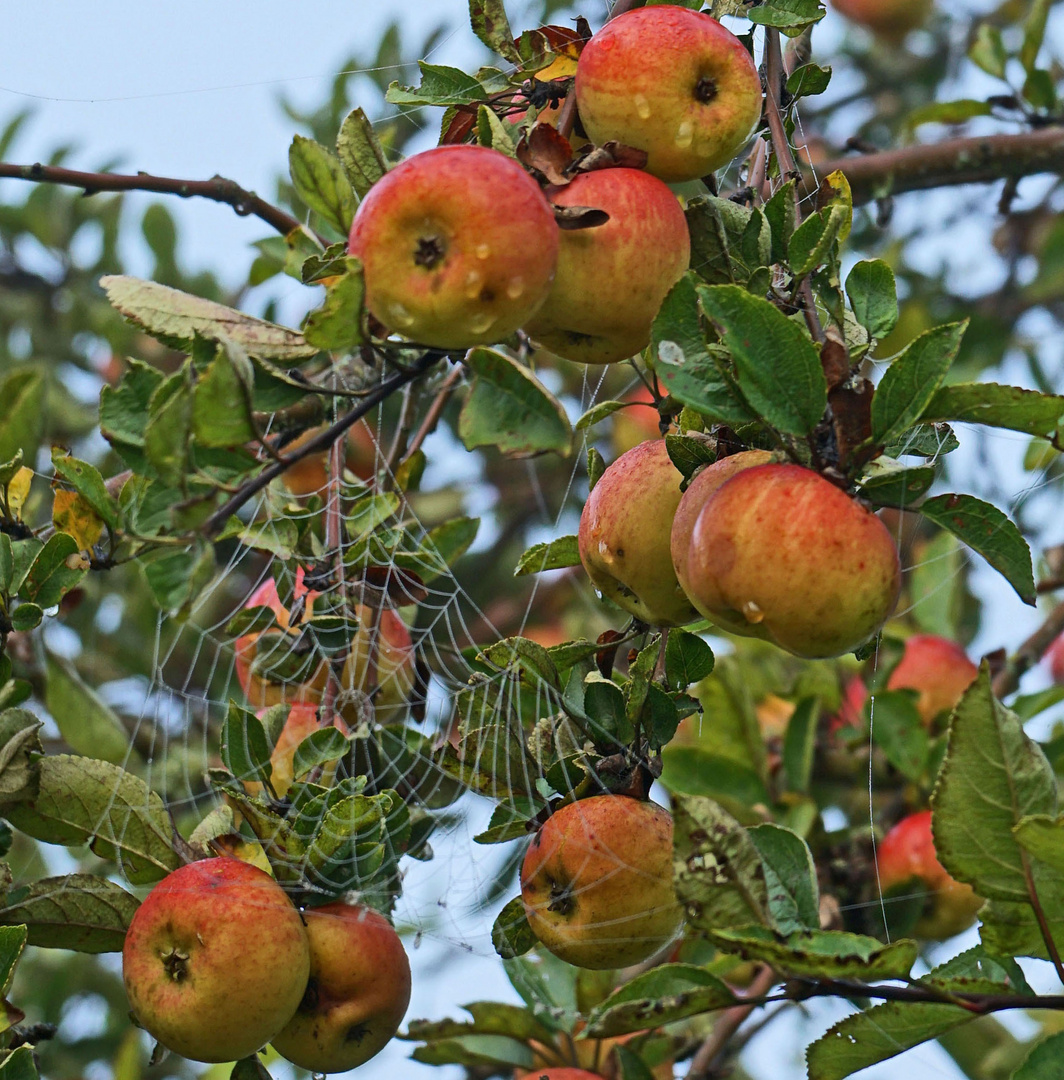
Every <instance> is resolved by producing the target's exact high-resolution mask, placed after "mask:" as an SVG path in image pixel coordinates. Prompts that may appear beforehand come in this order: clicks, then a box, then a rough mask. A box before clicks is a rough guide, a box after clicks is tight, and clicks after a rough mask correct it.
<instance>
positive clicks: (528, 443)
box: [458, 349, 573, 457]
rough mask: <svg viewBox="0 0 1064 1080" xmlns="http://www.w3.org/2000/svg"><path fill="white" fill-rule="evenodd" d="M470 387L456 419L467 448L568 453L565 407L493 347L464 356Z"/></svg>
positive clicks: (569, 439) (569, 440)
mask: <svg viewBox="0 0 1064 1080" xmlns="http://www.w3.org/2000/svg"><path fill="white" fill-rule="evenodd" d="M465 363H466V366H467V367H468V368H469V369H470V371H471V372H472V373H473V385H472V387H471V388H470V390H469V395H468V397H467V398H466V400H465V404H464V405H463V406H462V411H461V414H460V415H459V417H458V433H459V436H460V437H461V439H462V442H463V444H464V445H465V448H466V449H467V450H474V449H476V448H477V447H478V446H495V447H497V448H498V449H499V450H500V451H502V452H503V453H504V454H513V455H519V456H528V455H531V454H538V453H543V452H544V451H548V450H553V451H555V452H556V453H559V454H561V455H562V456H563V457H564V456H567V455H568V453H569V449H570V445H571V443H572V437H573V432H572V428H571V427H570V425H569V418H568V417H567V416H566V413H565V409H564V408H562V406H561V404H559V402H558V401H557V400H556V399H555V398H554V397H553V395H551V394H550V393H549V392H548V391H547V389H546V387H544V386H543V384H542V383H541V382H540V381H539V380H538V379H537V378H536V377H535V376H534V375H533V374H532V372H531V371H529V370H528V368H526V367H524V366H522V365H521V364H519V363H517V361H515V360H511V359H510V358H509V357H508V356H505V355H503V354H502V353H500V352H496V351H495V350H493V349H471V350H470V352H469V354H468V356H467V357H466V359H465Z"/></svg>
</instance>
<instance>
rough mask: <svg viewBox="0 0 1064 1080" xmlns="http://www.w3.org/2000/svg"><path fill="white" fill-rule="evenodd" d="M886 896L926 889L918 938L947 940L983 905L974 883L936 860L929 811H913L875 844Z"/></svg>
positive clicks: (917, 924)
mask: <svg viewBox="0 0 1064 1080" xmlns="http://www.w3.org/2000/svg"><path fill="white" fill-rule="evenodd" d="M876 859H877V862H878V865H879V884H880V888H881V889H882V890H883V895H884V896H885V897H887V898H888V899H889V898H890V897H891V895H894V896H904V895H906V894H908V893H911V892H912V891H913V890H914V889H921V888H923V889H926V890H927V892H928V894H929V895H928V899H927V906H926V909H925V910H924V912H923V914H922V915H921V916H920V918H919V920H918V921H917V923H916V926H915V928H914V930H913V933H914V934H915V935H916V936H917V937H919V938H927V939H929V940H932V941H944V940H945V939H946V938H951V937H953V936H954V935H956V934H959V933H961V931H963V930H967V929H968V927H969V926H971V925H972V923H973V922H975V916H976V912H978V910H979V909H980V908H981V907H982V906H983V901H982V898H981V897H979V896H977V895H976V894H975V893H974V892H973V891H972V888H971V886H970V885H965V884H963V883H962V882H960V881H957V880H955V879H954V878H952V877H950V875H949V873H948V872H947V871H946V868H945V867H944V866H943V865H942V864H941V863H940V862H939V861H938V855H937V854H936V853H935V840H934V836H933V835H932V832H931V811H930V810H924V811H922V812H921V813H919V814H910V815H909V816H908V817H907V818H903V819H902V820H901V821H899V822H898V824H897V825H895V826H894V828H893V829H891V830H890V832H888V833H887V835H886V836H884V837H883V840H882V841H881V842H880V844H879V847H878V848H877V849H876Z"/></svg>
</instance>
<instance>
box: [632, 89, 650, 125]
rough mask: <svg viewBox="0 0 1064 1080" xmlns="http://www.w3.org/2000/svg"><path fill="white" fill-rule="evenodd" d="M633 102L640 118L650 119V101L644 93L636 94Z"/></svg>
mask: <svg viewBox="0 0 1064 1080" xmlns="http://www.w3.org/2000/svg"><path fill="white" fill-rule="evenodd" d="M632 103H633V104H634V105H635V111H636V112H637V113H638V114H639V119H640V120H649V119H650V102H649V101H647V99H646V98H645V97H644V96H643V95H642V94H636V95H635V97H633V98H632Z"/></svg>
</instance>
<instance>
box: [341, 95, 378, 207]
mask: <svg viewBox="0 0 1064 1080" xmlns="http://www.w3.org/2000/svg"><path fill="white" fill-rule="evenodd" d="M336 153H337V155H338V156H339V158H340V164H341V165H342V166H343V168H344V172H345V173H347V179H348V180H349V181H350V183H351V186H352V187H353V188H354V189H355V194H356V195H358V197H359V198H360V199H362V198H365V196H366V193H367V192H368V191H369V189H370V188H371V187H372V186H373V185H374V184H375V183H376V182H377V181H378V180H379V179H380V178H381V177H382V176H383V175H384V174H385V173H386V172H387V171H388V161H387V158H385V156H384V147H383V146H381V144H380V140H379V139H378V138H377V135H376V132H375V131H374V130H373V124H372V123H371V122H370V119H369V117H368V116H366V114H365V112H363V110H362V109H352V110H351V112H349V113H348V114H347V116H345V117H344V121H343V123H342V124H341V125H340V133H339V134H338V135H337V137H336Z"/></svg>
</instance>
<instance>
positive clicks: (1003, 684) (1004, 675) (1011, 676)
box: [993, 602, 1064, 700]
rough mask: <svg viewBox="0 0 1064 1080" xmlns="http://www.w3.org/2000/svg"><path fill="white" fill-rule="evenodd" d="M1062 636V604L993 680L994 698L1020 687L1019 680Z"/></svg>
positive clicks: (1010, 658)
mask: <svg viewBox="0 0 1064 1080" xmlns="http://www.w3.org/2000/svg"><path fill="white" fill-rule="evenodd" d="M1061 634H1064V602H1061V603H1059V604H1057V606H1056V607H1055V608H1053V610H1052V611H1051V612H1050V613H1049V615H1048V616H1047V617H1046V621H1045V622H1044V623H1042V625H1041V626H1040V627H1039V628H1038V629H1037V630H1036V631H1035V632H1034V633H1033V634H1032V635H1031V636H1030V637H1029V638H1028V639H1027V640H1026V641H1025V642H1024V643H1023V644H1022V645H1021V646H1020V647H1019V648H1018V649H1017V650H1016V652H1015V653H1014V654H1013V655H1012V656H1010V657H1009V659H1008V661H1007V662H1006V664H1005V667H1004V668H1003V669H1002V670H1001V671H1000V672H998V674H997V677H996V678H995V679H994V683H993V690H994V697H996V698H998V699H999V700H1000V699H1002V698H1006V697H1008V696H1009V694H1011V693H1012V692H1013V691H1014V690H1016V689H1017V688H1018V687H1019V685H1020V679H1021V678H1023V676H1024V675H1025V674H1026V673H1027V672H1028V671H1030V670H1031V668H1033V667H1034V666H1035V664H1037V663H1038V661H1039V660H1041V659H1042V657H1043V656H1045V654H1046V652H1047V651H1048V650H1049V646H1050V645H1052V644H1053V642H1054V641H1056V639H1057V638H1058V637H1060V635H1061Z"/></svg>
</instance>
